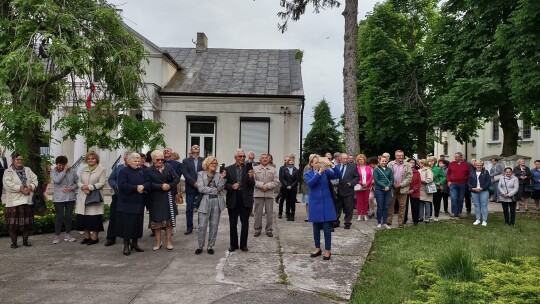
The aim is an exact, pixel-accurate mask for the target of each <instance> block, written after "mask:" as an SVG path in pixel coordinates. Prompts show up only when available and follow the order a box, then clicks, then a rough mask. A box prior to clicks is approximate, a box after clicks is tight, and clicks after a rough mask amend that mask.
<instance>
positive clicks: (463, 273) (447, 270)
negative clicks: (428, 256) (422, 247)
mask: <svg viewBox="0 0 540 304" xmlns="http://www.w3.org/2000/svg"><path fill="white" fill-rule="evenodd" d="M437 269H438V271H439V273H440V274H441V276H443V277H445V278H448V279H456V280H460V281H475V280H476V278H477V277H478V273H477V271H476V270H475V268H474V262H473V258H472V255H471V253H470V251H469V250H466V249H464V248H460V247H458V248H452V249H451V250H450V251H449V252H448V254H447V255H444V256H442V257H440V259H439V260H438V263H437Z"/></svg>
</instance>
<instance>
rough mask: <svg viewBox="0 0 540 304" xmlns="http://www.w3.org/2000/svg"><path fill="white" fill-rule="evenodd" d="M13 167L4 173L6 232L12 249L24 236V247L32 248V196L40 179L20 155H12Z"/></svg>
mask: <svg viewBox="0 0 540 304" xmlns="http://www.w3.org/2000/svg"><path fill="white" fill-rule="evenodd" d="M11 158H12V160H13V162H12V164H11V166H10V167H9V168H8V169H7V170H6V171H5V172H4V177H3V179H2V182H3V184H4V189H6V201H5V204H6V215H5V216H6V222H5V225H6V230H7V231H8V233H9V236H10V237H11V248H17V247H19V246H18V245H17V236H18V235H19V234H21V235H22V239H23V246H26V247H30V246H32V244H31V243H30V242H29V241H28V236H29V235H30V232H31V231H32V229H33V226H34V211H33V209H32V196H33V194H34V190H36V188H37V186H38V178H37V176H36V175H35V174H34V172H32V170H30V168H28V167H25V166H24V165H23V161H24V158H23V156H22V155H21V154H19V153H13V155H11Z"/></svg>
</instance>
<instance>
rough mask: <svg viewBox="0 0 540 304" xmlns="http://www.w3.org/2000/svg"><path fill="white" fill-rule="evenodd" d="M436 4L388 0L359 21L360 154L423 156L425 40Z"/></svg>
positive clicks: (427, 125)
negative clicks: (393, 152) (390, 153)
mask: <svg viewBox="0 0 540 304" xmlns="http://www.w3.org/2000/svg"><path fill="white" fill-rule="evenodd" d="M436 4H437V1H434V0H390V1H387V2H385V3H382V4H378V5H376V6H375V8H374V10H373V12H372V14H371V15H369V16H368V17H367V18H366V19H365V20H363V21H362V22H361V23H360V26H359V37H358V58H359V59H358V60H359V64H358V73H357V79H358V82H357V86H358V103H359V106H358V108H359V122H360V139H361V140H360V142H362V143H363V144H362V146H361V150H362V151H363V152H364V153H366V154H368V155H378V154H381V153H383V152H392V151H395V150H397V149H401V150H404V151H405V153H407V154H409V155H410V154H412V153H413V152H417V153H418V155H419V156H420V157H424V156H425V155H426V154H427V150H428V138H429V137H430V136H429V135H430V134H431V133H432V131H431V130H432V128H431V124H430V121H429V117H428V115H429V111H430V108H429V103H430V101H429V96H428V90H427V83H426V79H425V78H426V77H425V67H426V58H425V54H424V49H425V45H424V44H425V40H426V37H427V35H428V33H429V31H430V29H431V27H432V23H433V20H434V19H435V18H436V10H435V8H436Z"/></svg>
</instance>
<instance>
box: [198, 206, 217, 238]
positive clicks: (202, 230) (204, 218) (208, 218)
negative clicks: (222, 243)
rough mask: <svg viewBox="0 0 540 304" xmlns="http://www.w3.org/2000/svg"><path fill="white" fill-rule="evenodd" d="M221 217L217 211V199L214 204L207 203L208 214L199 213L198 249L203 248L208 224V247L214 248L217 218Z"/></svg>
mask: <svg viewBox="0 0 540 304" xmlns="http://www.w3.org/2000/svg"><path fill="white" fill-rule="evenodd" d="M220 216H221V211H220V210H219V204H218V203H217V199H216V200H215V202H209V205H208V213H202V212H199V231H198V239H199V248H203V247H204V242H205V239H206V229H207V227H208V225H209V224H210V232H209V233H208V247H214V245H215V244H216V236H217V231H218V226H219V218H220Z"/></svg>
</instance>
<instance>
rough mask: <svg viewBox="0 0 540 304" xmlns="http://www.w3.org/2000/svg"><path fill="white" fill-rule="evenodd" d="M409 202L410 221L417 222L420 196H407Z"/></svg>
mask: <svg viewBox="0 0 540 304" xmlns="http://www.w3.org/2000/svg"><path fill="white" fill-rule="evenodd" d="M409 200H410V202H411V217H412V221H413V223H415V224H418V220H419V218H420V198H414V197H410V198H409Z"/></svg>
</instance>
